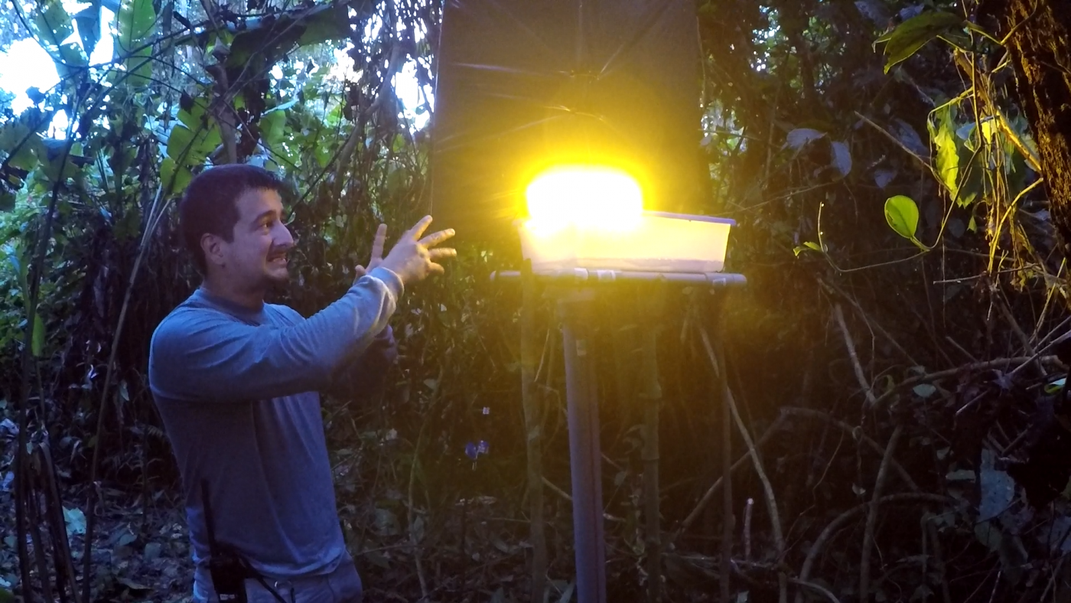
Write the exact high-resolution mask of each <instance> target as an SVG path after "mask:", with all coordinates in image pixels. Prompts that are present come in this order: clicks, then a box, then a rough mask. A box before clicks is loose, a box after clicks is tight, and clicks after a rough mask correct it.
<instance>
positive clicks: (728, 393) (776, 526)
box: [698, 325, 788, 603]
mask: <svg viewBox="0 0 1071 603" xmlns="http://www.w3.org/2000/svg"><path fill="white" fill-rule="evenodd" d="M698 328H699V335H700V337H701V338H702V340H703V347H704V348H705V349H706V352H707V356H708V357H709V358H710V363H711V368H713V369H714V371H715V373H716V374H717V375H719V376H721V380H722V383H723V385H724V390H725V402H726V404H727V405H728V406H729V409H730V410H731V411H732V415H733V421H734V422H736V428H737V430H738V431H739V432H740V437H741V438H743V440H744V443H745V444H747V450H748V454H749V456H750V457H751V464H752V466H754V468H755V473H756V474H758V476H759V481H760V482H762V489H763V493H764V494H765V496H766V509H767V511H768V512H769V513H770V527H771V529H772V531H773V538H774V546H776V547H777V561H778V563H780V562H782V561H783V560H784V558H785V537H784V533H783V532H782V528H781V516H780V513H778V510H777V498H776V497H775V495H774V490H773V484H772V483H770V478H769V477H768V476H767V475H766V470H765V469H764V468H763V466H762V459H760V458H759V452H758V449H757V448H756V446H755V442H754V441H753V440H752V439H751V433H750V432H748V430H747V427H746V426H745V425H744V421H743V419H741V418H740V410H739V409H738V408H737V407H736V402H735V401H734V400H733V391H732V389H730V388H729V374H728V372H727V371H726V370H725V360H724V357H723V356H722V354H720V353H716V352H715V351H714V347H713V345H712V344H711V342H710V336H709V335H707V331H706V329H704V328H703V327H702V326H701V325H699V326H698ZM719 352H720V350H719ZM777 585H778V597H777V600H778V603H787V602H788V576H787V575H786V574H785V573H784V572H778V573H777Z"/></svg>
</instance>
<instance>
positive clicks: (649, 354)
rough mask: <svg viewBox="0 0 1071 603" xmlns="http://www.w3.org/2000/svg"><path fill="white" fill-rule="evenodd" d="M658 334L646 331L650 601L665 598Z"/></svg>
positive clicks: (646, 512)
mask: <svg viewBox="0 0 1071 603" xmlns="http://www.w3.org/2000/svg"><path fill="white" fill-rule="evenodd" d="M657 347H658V346H657V333H656V332H655V330H654V329H653V328H648V329H646V330H645V331H644V333H643V369H642V379H643V385H642V386H641V387H642V391H643V394H642V395H641V396H640V397H641V399H643V402H644V413H643V415H644V422H643V453H642V456H643V498H644V509H643V513H644V515H645V516H646V520H647V521H646V523H647V529H646V534H645V538H644V542H645V545H646V549H647V600H648V601H649V602H650V603H658V602H659V601H661V600H662V527H661V521H660V515H661V511H660V510H659V502H660V501H659V483H658V410H659V409H658V407H659V404H660V403H661V402H662V388H661V386H660V385H659V384H658V349H657Z"/></svg>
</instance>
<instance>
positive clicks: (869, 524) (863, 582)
mask: <svg viewBox="0 0 1071 603" xmlns="http://www.w3.org/2000/svg"><path fill="white" fill-rule="evenodd" d="M903 430H904V426H903V425H897V426H896V429H894V430H893V432H892V436H891V437H890V438H889V445H888V446H886V447H885V456H883V457H882V458H881V467H880V468H879V469H878V477H877V479H875V480H874V494H873V496H872V498H871V500H870V512H869V513H867V516H866V530H865V531H864V532H863V554H862V559H861V560H860V561H859V600H860V601H866V600H867V596H868V594H869V591H870V551H871V549H873V548H874V529H875V528H876V526H877V524H878V502H879V501H880V500H881V490H882V488H883V487H884V486H885V476H886V475H887V474H888V472H889V461H890V460H892V455H893V450H895V449H896V443H897V442H899V441H900V434H901V433H902V432H903Z"/></svg>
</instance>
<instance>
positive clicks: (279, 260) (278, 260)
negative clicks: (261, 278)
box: [268, 253, 286, 266]
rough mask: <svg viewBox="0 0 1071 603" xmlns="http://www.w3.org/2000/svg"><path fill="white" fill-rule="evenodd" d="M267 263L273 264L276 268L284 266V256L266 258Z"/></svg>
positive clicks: (283, 254) (281, 254) (282, 254)
mask: <svg viewBox="0 0 1071 603" xmlns="http://www.w3.org/2000/svg"><path fill="white" fill-rule="evenodd" d="M268 263H269V264H275V265H277V266H286V254H285V253H280V254H276V255H271V256H268Z"/></svg>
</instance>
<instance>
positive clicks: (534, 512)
mask: <svg viewBox="0 0 1071 603" xmlns="http://www.w3.org/2000/svg"><path fill="white" fill-rule="evenodd" d="M521 286H522V288H523V292H522V306H521V404H522V406H523V407H524V433H525V446H526V452H527V455H528V509H529V534H530V538H531V540H532V590H531V594H530V601H531V603H543V597H544V593H545V591H546V588H547V540H546V532H545V527H544V519H543V413H542V404H541V401H542V399H543V398H542V394H541V393H540V391H539V388H537V387H536V384H535V381H536V376H537V369H538V365H539V360H540V355H539V352H538V347H537V341H536V333H535V305H536V291H535V279H533V278H532V270H531V264H530V263H528V262H525V266H524V270H523V272H522V285H521ZM549 344H550V339H549V338H548V339H547V345H549Z"/></svg>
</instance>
